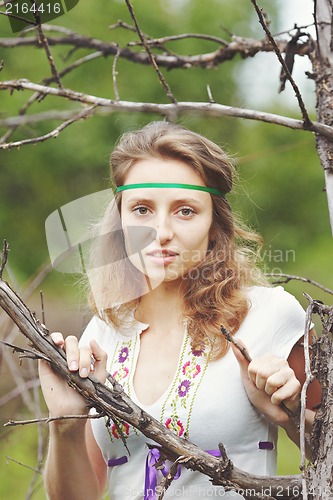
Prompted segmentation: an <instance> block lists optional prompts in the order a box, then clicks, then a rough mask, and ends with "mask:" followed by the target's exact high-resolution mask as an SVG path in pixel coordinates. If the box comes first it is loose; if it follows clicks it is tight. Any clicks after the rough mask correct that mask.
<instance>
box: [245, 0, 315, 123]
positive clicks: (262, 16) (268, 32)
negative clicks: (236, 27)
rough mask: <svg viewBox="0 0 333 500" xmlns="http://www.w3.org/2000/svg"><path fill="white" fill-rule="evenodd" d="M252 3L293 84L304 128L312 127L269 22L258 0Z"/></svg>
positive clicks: (252, 0) (253, 0)
mask: <svg viewBox="0 0 333 500" xmlns="http://www.w3.org/2000/svg"><path fill="white" fill-rule="evenodd" d="M251 3H252V5H253V6H254V8H255V11H256V13H257V15H258V18H259V22H260V24H261V26H262V27H263V29H264V31H265V33H266V35H267V38H268V39H269V41H270V42H271V44H272V47H273V49H274V52H275V54H276V56H277V58H278V60H279V62H280V64H281V65H282V67H283V69H284V71H285V74H286V77H287V78H288V80H289V82H290V83H291V86H292V88H293V89H294V92H295V96H296V98H297V101H298V105H299V107H300V110H301V113H302V116H303V120H304V126H305V127H306V128H308V127H310V126H311V123H312V122H311V120H310V117H309V115H308V112H307V110H306V108H305V104H304V101H303V99H302V96H301V93H300V91H299V88H298V86H297V85H296V82H295V80H294V79H293V77H292V75H291V73H290V71H289V69H288V66H287V64H286V63H285V61H284V59H283V57H282V54H281V52H280V49H279V47H278V45H277V43H276V41H275V40H274V37H273V36H272V33H271V32H270V30H269V28H268V26H267V22H266V20H265V17H264V15H263V13H262V9H260V8H259V7H258V4H257V2H256V0H251Z"/></svg>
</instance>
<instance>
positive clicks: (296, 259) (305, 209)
mask: <svg viewBox="0 0 333 500" xmlns="http://www.w3.org/2000/svg"><path fill="white" fill-rule="evenodd" d="M133 6H134V9H135V12H136V15H137V19H138V22H139V24H140V27H141V29H142V31H143V32H144V33H147V34H149V36H151V37H163V36H167V35H177V34H182V33H204V34H209V35H214V36H218V37H220V38H223V39H226V40H228V41H229V40H230V36H231V35H230V34H231V33H232V34H234V35H237V36H241V37H248V38H255V39H262V38H264V34H263V32H262V28H261V26H260V25H259V23H258V20H257V17H256V14H255V12H254V10H253V7H252V5H251V2H249V1H248V0H235V1H234V2H230V1H227V0H208V1H206V2H201V1H199V0H163V1H162V0H155V1H154V2H152V1H149V0H141V1H140V2H139V1H138V0H136V1H135V0H133ZM260 6H261V7H263V8H264V9H265V11H266V12H267V13H268V16H269V18H270V20H271V24H270V29H271V31H272V33H273V34H275V33H280V32H284V31H286V30H290V29H292V28H293V27H294V25H295V23H297V25H298V26H307V25H310V24H311V23H312V22H313V15H312V12H313V2H312V1H311V0H292V1H291V2H290V1H289V0H279V1H274V2H273V1H268V0H267V1H261V2H260ZM119 19H121V20H122V21H124V22H126V23H129V24H132V21H131V18H130V16H129V13H128V10H127V8H126V4H125V2H124V1H123V0H109V1H108V2H105V1H103V0H95V1H94V2H85V1H83V0H81V1H80V2H79V3H78V5H77V6H76V7H75V8H74V9H72V10H71V11H69V12H68V13H66V14H65V15H63V16H62V17H59V18H57V19H55V20H53V21H52V22H51V24H55V25H58V26H62V27H64V28H68V29H70V30H72V31H75V32H78V33H81V34H85V35H87V36H89V37H92V38H96V39H100V40H104V41H107V42H110V41H114V42H116V43H118V44H119V46H120V47H125V46H126V44H127V43H128V42H130V41H133V40H137V36H136V34H135V33H133V32H131V31H126V30H124V29H119V28H118V29H110V26H111V25H113V24H114V23H116V22H117V21H118V20H119ZM305 31H309V32H311V33H314V29H313V28H312V27H309V28H306V29H305ZM15 36H16V35H15V34H13V33H12V31H11V28H10V25H9V22H8V19H6V17H5V16H0V39H3V38H11V39H13V38H14V37H15ZM168 47H169V49H171V50H174V51H175V52H176V53H180V54H184V55H185V54H191V55H193V54H200V53H205V52H211V51H214V50H216V49H217V45H216V43H213V42H211V41H207V40H199V39H194V38H191V39H186V40H182V41H176V42H173V43H172V44H171V43H170V44H169V45H168ZM51 50H52V55H53V57H54V60H55V64H56V66H57V68H58V70H61V69H62V68H63V67H65V66H66V65H68V64H70V63H71V62H73V61H75V60H76V59H78V58H79V57H83V56H85V55H87V54H88V53H89V51H88V50H87V49H76V50H75V51H71V47H70V46H66V45H61V46H55V47H51ZM138 50H141V49H140V48H138ZM1 60H3V69H2V71H1V79H2V80H11V79H18V78H26V79H29V80H31V81H33V82H36V83H38V82H40V81H41V80H42V79H43V78H45V77H48V76H50V67H49V65H48V62H47V59H46V56H45V52H44V51H43V50H40V49H38V48H37V47H29V46H21V47H16V48H15V49H14V48H4V47H2V46H1V44H0V61H1ZM112 65H113V57H100V58H97V59H95V60H92V61H91V62H90V63H87V64H84V65H82V66H81V67H79V68H78V69H76V70H75V71H72V72H71V73H69V74H68V75H67V76H65V77H64V78H63V79H62V81H63V84H64V86H65V87H68V88H71V89H74V90H77V91H81V92H85V93H87V94H91V95H96V96H101V97H106V98H110V99H113V98H115V95H114V87H113V82H112ZM162 71H163V73H164V75H165V78H166V80H167V81H168V83H169V85H170V86H171V89H172V91H173V94H174V95H175V97H176V98H177V100H178V101H200V102H205V101H206V102H207V101H208V96H207V84H209V86H210V89H211V92H212V95H213V97H214V100H215V101H216V102H218V103H221V104H225V105H230V106H237V107H243V108H252V109H257V110H261V111H267V112H271V113H276V114H280V115H286V116H289V117H294V118H300V112H299V109H298V107H297V102H296V99H295V97H294V95H293V91H292V89H291V88H290V85H289V84H288V83H287V86H286V90H285V91H284V92H282V93H281V94H279V93H278V88H279V72H280V67H279V64H278V62H277V61H276V57H275V55H274V54H273V53H265V54H258V55H256V56H255V57H254V58H250V59H246V60H242V59H241V58H240V57H235V58H234V59H232V60H230V61H228V62H225V63H223V64H222V65H220V66H219V67H217V68H214V69H200V68H192V69H186V70H185V69H181V70H170V71H166V70H165V69H162ZM305 71H311V68H310V66H309V63H308V62H307V60H306V59H305V58H300V57H298V58H297V59H296V63H295V70H294V77H295V79H296V81H297V83H298V85H299V87H300V89H301V92H302V95H303V99H304V101H305V103H306V106H307V109H308V111H309V113H310V116H311V118H313V119H315V89H314V84H313V82H312V81H311V80H309V79H307V78H306V76H305ZM117 72H118V76H117V80H118V89H119V93H120V99H121V100H127V101H140V102H159V103H166V102H168V100H167V97H166V95H165V93H164V91H163V89H162V86H161V84H160V83H159V81H158V79H157V76H156V74H155V73H154V71H153V69H152V68H151V67H150V66H147V67H145V66H142V65H138V64H133V63H131V62H128V61H126V60H124V59H119V61H118V64H117ZM30 95H31V94H30V93H28V92H14V94H13V95H11V94H10V93H9V92H8V91H2V92H0V135H3V134H4V133H5V132H6V130H5V129H4V128H2V129H1V120H2V119H4V118H6V117H10V116H16V115H17V113H18V112H19V110H20V108H21V107H22V106H23V105H24V103H25V102H26V101H27V99H28V97H29V96H30ZM47 109H54V110H55V109H59V110H63V109H80V108H79V106H78V104H77V103H73V102H68V103H65V102H62V100H61V99H57V98H56V97H47V98H46V99H44V100H42V101H41V102H37V103H35V104H34V105H33V106H32V107H31V108H30V111H29V112H28V113H31V114H33V113H37V112H39V111H45V110H47ZM155 119H161V117H160V116H158V115H152V114H151V115H148V114H139V113H137V114H136V113H113V114H109V115H106V114H98V115H96V116H93V117H92V118H89V119H86V120H81V121H80V122H78V123H75V124H74V125H72V126H71V127H68V128H67V129H66V130H64V131H63V132H62V133H61V134H60V135H59V136H58V137H57V138H56V139H51V140H48V141H46V142H44V143H40V144H37V145H28V146H25V147H21V148H20V149H15V148H14V149H12V150H7V151H6V150H0V237H1V241H2V240H3V239H4V238H5V239H6V240H7V241H8V242H9V245H10V254H9V260H8V265H7V267H6V271H5V276H4V277H5V279H6V280H8V281H9V282H10V283H11V285H12V286H13V287H14V288H15V290H16V291H18V292H19V293H20V294H22V296H23V297H24V298H25V300H26V303H27V305H28V306H29V307H30V308H31V309H34V310H35V311H36V314H37V316H38V317H39V318H41V317H42V307H41V300H40V290H43V299H44V312H45V321H46V324H47V326H48V328H49V329H50V330H59V331H62V332H63V333H64V334H65V335H67V334H69V333H74V334H76V335H80V333H81V332H82V329H83V328H84V326H85V324H86V323H87V321H88V320H89V318H90V312H89V310H88V307H87V304H86V297H85V295H84V292H83V291H82V289H81V287H80V285H79V284H78V276H77V275H69V274H62V273H59V272H57V271H54V270H53V271H51V272H47V271H48V269H47V266H49V263H50V261H49V257H48V249H47V243H46V238H45V229H44V225H45V220H46V218H47V217H48V216H49V215H50V214H51V213H52V212H53V211H54V210H56V209H57V208H59V207H61V206H63V205H65V204H66V203H69V202H71V201H73V200H75V199H78V198H80V197H82V196H86V195H89V194H92V193H94V192H97V191H101V190H103V189H106V188H109V187H110V183H109V180H108V175H109V171H108V161H109V155H110V152H111V150H112V148H113V146H114V143H115V141H116V140H117V138H118V137H119V136H120V135H121V134H122V133H123V132H125V131H127V130H129V129H135V128H139V127H141V126H142V125H144V124H145V123H147V122H149V121H151V120H155ZM179 122H180V123H181V124H183V125H184V126H186V127H188V128H191V129H192V130H195V131H197V132H199V133H203V134H204V135H206V136H207V137H209V138H211V139H212V140H214V141H216V142H217V143H219V144H220V145H221V146H223V147H224V148H225V149H226V150H227V151H228V152H229V153H230V154H231V155H232V157H233V158H234V161H235V163H236V165H237V170H238V173H239V181H238V185H237V186H236V188H235V190H234V193H233V194H232V195H231V196H230V197H229V201H230V203H231V205H232V207H233V210H234V211H235V212H237V213H239V214H240V215H241V216H242V217H243V218H244V219H245V220H246V221H247V223H248V224H250V225H251V226H252V227H253V228H255V229H256V230H257V231H259V232H260V233H261V234H262V236H263V238H264V241H265V246H264V248H263V262H262V264H263V268H264V270H265V271H266V272H268V273H274V272H275V273H276V272H282V273H289V274H292V275H299V276H303V277H307V278H310V279H312V280H315V281H317V282H320V283H321V284H323V285H325V286H326V287H329V288H331V289H332V288H333V277H332V273H331V262H332V246H333V245H332V237H331V231H330V227H329V221H328V210H327V203H326V197H325V191H324V177H323V172H322V169H321V166H320V163H319V159H318V156H317V152H316V148H315V137H314V136H313V135H312V134H311V133H309V132H301V131H293V130H291V129H287V128H283V127H278V126H275V125H271V124H264V123H259V122H254V121H245V120H241V119H235V118H228V117H225V118H209V117H203V116H198V115H195V114H186V115H183V116H181V117H180V118H179ZM59 123H60V122H59V121H52V122H40V123H37V124H35V125H29V126H25V127H21V128H19V129H18V130H17V132H16V133H15V134H14V135H13V137H12V139H15V140H21V139H23V138H29V137H34V136H37V135H42V134H46V133H48V132H50V131H51V130H52V129H53V128H55V127H57V126H58V125H59ZM34 280H36V281H37V282H38V284H36V282H34ZM285 288H286V289H287V290H288V291H290V292H291V293H293V294H294V295H295V296H296V297H297V299H298V300H299V301H300V302H301V303H302V304H303V306H304V307H306V305H307V301H306V299H305V298H304V296H303V292H307V293H309V294H310V295H311V296H312V297H313V298H316V299H319V300H323V301H324V302H326V303H328V304H331V302H332V296H330V295H328V294H325V293H324V292H322V291H321V290H319V289H318V288H315V287H313V286H312V285H309V284H306V283H303V282H299V281H292V282H289V283H288V284H286V285H285ZM0 327H1V333H0V338H2V339H4V338H6V339H7V340H8V339H9V340H13V339H15V343H18V344H21V343H22V344H24V339H22V338H21V337H20V336H19V335H18V334H17V329H14V330H13V329H12V325H11V324H10V323H9V322H8V321H7V319H6V317H5V315H4V314H3V313H0ZM318 327H319V324H318ZM9 340H8V341H9ZM0 369H1V377H0V406H1V417H0V498H4V499H7V498H8V499H9V498H10V499H13V498H14V499H24V498H33V499H37V500H39V499H44V498H45V494H44V493H43V489H42V486H41V477H40V474H38V473H37V474H36V476H35V482H34V483H33V484H31V479H32V477H33V476H34V470H33V469H35V468H38V461H41V460H42V456H43V447H42V444H41V443H43V442H45V439H42V437H43V436H45V432H46V430H47V429H46V426H45V425H44V426H43V425H42V426H33V425H30V426H24V427H14V428H11V427H3V425H4V423H5V422H7V421H8V420H9V419H15V420H18V419H24V418H33V417H34V415H35V413H36V411H39V410H37V409H36V406H35V401H36V398H38V397H39V393H38V387H37V382H35V379H36V366H35V364H34V362H31V363H30V362H29V361H28V360H24V361H23V362H22V364H21V366H19V360H18V356H17V354H12V353H11V351H10V350H9V349H6V350H4V349H2V363H1V368H0ZM17 387H21V389H22V388H23V391H21V392H20V391H19V390H17V389H16V388H17ZM15 391H16V392H15ZM281 443H282V444H281V446H280V449H279V473H280V474H292V473H298V472H299V456H298V452H297V450H296V447H294V446H292V445H291V444H290V443H289V442H288V443H287V441H286V440H285V437H284V436H283V435H282V439H281ZM20 464H23V465H20Z"/></svg>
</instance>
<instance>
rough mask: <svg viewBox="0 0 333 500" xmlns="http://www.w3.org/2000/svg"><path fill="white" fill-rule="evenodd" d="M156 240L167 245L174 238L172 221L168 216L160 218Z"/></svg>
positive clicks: (157, 223) (157, 224) (156, 227)
mask: <svg viewBox="0 0 333 500" xmlns="http://www.w3.org/2000/svg"><path fill="white" fill-rule="evenodd" d="M155 229H156V240H157V241H158V242H159V243H160V244H163V243H166V242H167V241H170V240H171V239H172V238H173V229H172V224H171V221H170V220H169V218H168V217H167V216H159V217H158V219H157V221H156V226H155Z"/></svg>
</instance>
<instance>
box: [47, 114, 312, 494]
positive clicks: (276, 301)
mask: <svg viewBox="0 0 333 500" xmlns="http://www.w3.org/2000/svg"><path fill="white" fill-rule="evenodd" d="M111 171H112V182H113V184H114V186H116V188H117V190H116V194H115V200H114V202H112V203H111V204H110V205H109V207H108V208H107V210H106V213H105V216H104V218H103V220H102V222H101V224H100V225H99V227H98V235H99V236H100V237H99V238H96V241H97V242H98V243H96V246H95V248H94V249H93V252H92V255H93V257H92V259H93V262H92V265H91V266H90V271H89V272H88V277H89V282H90V286H91V296H90V301H91V304H92V308H93V311H94V313H95V316H94V318H93V319H92V321H91V322H90V324H89V325H88V327H87V329H86V331H85V332H84V334H83V337H82V338H81V341H80V344H79V345H78V342H77V339H76V338H75V337H74V336H69V337H67V338H66V339H64V338H63V336H62V335H61V334H60V333H57V332H56V333H54V334H52V337H53V340H54V342H55V343H56V344H57V345H59V346H61V347H62V348H63V349H65V351H66V355H67V360H68V366H69V369H70V370H71V371H73V372H75V371H79V374H80V376H81V377H87V376H88V375H89V373H90V371H91V370H92V369H93V370H94V375H95V376H96V377H98V378H99V379H100V380H102V381H103V382H104V381H105V371H106V369H107V370H108V371H109V372H110V373H111V374H112V375H113V376H114V377H115V378H116V379H117V380H118V381H119V382H120V383H121V384H122V385H123V386H124V388H125V390H126V392H128V393H129V395H130V397H131V398H132V399H133V401H134V402H135V403H137V404H138V405H139V406H141V407H142V408H143V409H144V410H146V411H147V412H148V413H150V414H152V415H153V416H154V417H155V418H157V419H158V420H160V421H161V422H162V423H164V424H165V426H166V427H167V428H169V429H171V430H173V431H174V432H176V433H177V434H178V435H179V436H182V437H187V438H189V439H190V440H191V441H192V442H194V443H196V444H197V445H198V446H199V447H201V448H202V449H204V450H209V451H210V452H211V453H215V452H216V448H217V446H218V443H219V442H222V443H223V444H224V445H225V447H226V450H227V453H228V456H229V458H231V460H232V461H233V462H234V464H235V465H236V466H237V467H239V468H241V469H244V470H246V471H248V472H250V473H255V474H263V475H264V474H269V475H273V474H275V466H276V439H277V426H282V427H283V428H284V429H285V430H286V432H287V434H288V435H289V437H290V438H291V439H292V440H293V441H295V442H297V441H298V430H297V428H296V426H295V424H294V423H293V421H292V419H291V418H290V417H289V416H288V415H287V413H286V412H285V411H284V410H283V409H282V408H281V406H280V403H281V402H282V401H283V402H284V405H285V406H286V407H287V408H288V409H289V410H290V411H291V412H296V411H297V409H298V407H299V401H300V390H301V386H302V383H303V382H304V379H305V375H304V359H303V348H302V347H301V346H300V341H301V339H302V337H303V335H304V319H305V318H304V316H305V315H304V311H303V310H302V308H301V306H300V305H299V304H298V302H297V301H296V300H295V299H294V298H293V297H292V296H291V295H289V294H288V293H287V292H285V291H284V290H283V289H282V288H281V287H277V288H272V287H270V286H269V285H268V284H267V283H266V281H265V279H264V277H263V276H262V275H261V273H260V272H259V270H258V269H257V268H256V266H255V260H254V255H255V254H254V251H253V248H254V245H255V244H259V242H260V238H259V237H258V236H257V235H256V234H254V233H251V232H249V231H247V230H245V229H242V228H241V227H240V226H239V224H237V223H236V222H235V218H234V216H233V214H232V211H231V208H230V206H229V204H228V202H227V201H226V198H225V195H226V193H228V192H229V191H230V190H231V187H232V176H233V168H232V165H231V162H230V161H229V159H228V157H227V156H226V154H225V153H224V152H223V151H222V150H221V149H220V148H219V147H218V146H217V145H216V144H214V143H212V142H211V141H209V140H208V139H206V138H204V137H202V136H201V135H198V134H196V133H193V132H191V131H189V130H186V129H184V128H182V127H180V126H178V125H173V124H169V123H166V122H155V123H151V124H149V125H147V126H146V127H144V128H143V129H141V130H139V131H137V132H134V133H129V134H125V136H124V137H123V138H122V139H121V140H120V142H119V143H118V144H117V146H116V148H115V150H114V152H113V153H112V155H111ZM251 249H252V250H251ZM110 252H112V256H110ZM221 324H223V325H224V326H225V327H226V328H227V329H228V330H229V331H230V332H231V334H232V335H234V336H235V338H236V339H237V340H238V341H239V342H240V343H243V344H244V345H246V347H247V349H248V351H249V352H250V354H251V356H252V358H253V361H252V362H251V363H250V364H249V363H248V362H247V361H246V360H245V359H244V358H243V357H242V355H241V354H240V352H239V351H238V350H237V349H234V348H233V349H229V346H228V344H227V341H226V340H225V338H224V337H223V336H222V335H221V334H220V325H221ZM91 357H93V359H94V367H93V368H92V366H91ZM40 377H41V382H42V387H43V392H44V396H45V400H46V402H47V405H48V408H49V411H50V415H51V416H58V415H65V414H66V415H68V414H75V415H77V414H86V413H87V412H88V410H87V408H86V405H85V401H84V400H83V399H82V398H81V396H79V395H78V394H76V393H75V392H74V391H73V390H72V389H70V388H69V387H68V386H67V384H66V382H63V381H62V380H59V378H58V377H57V376H56V375H55V374H54V373H53V372H52V370H51V369H50V367H49V366H48V365H47V364H46V363H44V362H41V363H40ZM319 401H320V390H319V389H318V384H317V383H316V382H315V383H313V384H311V386H310V388H309V390H308V399H307V402H308V408H309V409H308V410H307V426H308V428H310V426H311V423H312V420H313V411H312V408H313V407H314V405H315V404H316V403H318V402H319ZM120 427H121V428H122V434H123V435H124V436H125V438H126V443H127V447H128V449H129V451H130V456H128V455H127V452H126V450H125V448H124V445H123V442H122V440H121V439H120V438H119V428H117V427H116V425H115V424H114V423H113V422H111V424H109V425H107V422H105V421H104V420H103V419H98V420H94V421H90V420H89V421H87V422H85V421H84V420H67V421H66V420H65V421H54V422H52V423H51V424H50V446H49V452H48V458H47V463H46V485H47V491H48V494H49V497H50V499H59V498H61V499H70V500H75V499H76V498H78V499H80V500H82V499H83V498H86V499H89V500H94V499H99V498H101V496H102V494H103V491H104V489H105V486H106V485H107V486H108V490H109V494H110V498H112V499H119V500H123V499H125V498H131V499H139V498H157V495H158V493H160V485H161V480H162V479H163V473H164V474H165V472H166V470H167V467H168V464H165V468H164V469H163V470H160V469H159V470H156V468H155V467H153V464H154V463H155V462H156V459H157V457H156V453H155V454H154V453H152V452H151V451H149V449H148V448H147V446H146V443H147V441H148V440H147V439H146V438H145V437H144V436H143V435H141V434H140V433H139V432H138V431H137V430H136V429H134V428H131V427H130V426H129V425H128V424H126V423H125V422H123V423H121V426H120ZM214 450H215V451H214ZM157 453H158V452H157ZM178 476H179V477H177V479H176V480H174V481H173V483H172V485H171V486H170V488H169V490H168V492H167V494H166V496H168V495H169V496H170V497H172V496H178V497H179V498H191V499H199V498H208V497H211V496H224V498H228V497H229V496H230V495H232V494H231V493H225V494H224V491H223V488H221V487H217V486H213V485H212V484H211V483H210V481H209V479H208V478H207V477H206V476H204V475H202V474H200V473H197V472H193V471H189V470H186V469H185V468H182V469H181V470H180V471H179V474H178Z"/></svg>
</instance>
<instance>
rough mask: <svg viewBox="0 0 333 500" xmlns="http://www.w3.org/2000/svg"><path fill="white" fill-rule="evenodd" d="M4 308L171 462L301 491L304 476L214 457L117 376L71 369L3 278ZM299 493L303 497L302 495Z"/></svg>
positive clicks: (54, 360)
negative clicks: (143, 404)
mask: <svg viewBox="0 0 333 500" xmlns="http://www.w3.org/2000/svg"><path fill="white" fill-rule="evenodd" d="M0 307H2V308H3V309H4V310H5V312H6V313H7V314H8V315H9V316H10V317H11V318H12V319H13V321H14V322H15V323H16V324H17V326H18V327H19V329H20V331H21V332H22V333H23V334H24V335H25V336H26V337H27V338H28V339H29V340H30V342H31V343H32V344H33V345H34V348H35V349H36V350H39V351H40V352H41V353H42V354H43V355H44V356H46V357H47V358H49V360H50V363H51V365H52V367H53V368H54V369H55V370H56V371H57V372H58V373H59V374H60V375H61V376H62V377H64V378H66V380H67V382H68V383H69V385H71V386H72V387H75V389H76V390H77V391H79V392H80V393H81V394H82V395H83V396H84V397H85V399H86V401H87V404H88V405H89V406H93V407H95V408H96V411H97V412H99V413H103V414H105V415H107V416H110V417H111V418H112V419H114V418H119V419H121V420H125V421H126V422H128V423H130V424H131V425H133V426H134V427H136V428H137V429H139V430H140V431H141V432H142V433H143V434H144V435H145V436H147V437H148V438H150V439H152V440H153V441H155V442H157V443H159V444H160V445H161V446H162V448H163V452H164V453H165V454H166V456H167V457H168V458H169V459H171V460H172V461H175V460H176V459H177V458H178V457H179V456H181V457H184V459H185V458H186V459H187V461H186V463H185V462H184V466H185V467H188V468H191V469H193V470H198V471H200V472H202V473H203V474H206V475H208V476H209V477H210V478H211V479H212V480H213V484H216V485H224V484H226V485H227V487H229V486H230V485H234V488H235V489H236V490H237V489H240V490H241V491H242V492H243V490H244V491H246V489H248V491H249V489H252V491H253V490H256V491H258V492H262V491H263V488H265V487H266V488H269V490H270V492H272V493H271V495H273V497H274V496H277V494H279V498H282V499H286V498H290V497H291V494H290V492H291V491H294V492H295V491H296V489H297V488H298V491H301V489H300V476H284V477H283V476H279V477H278V478H277V479H274V478H271V477H263V476H251V475H249V474H247V473H245V472H244V471H241V470H240V469H237V468H236V467H234V466H233V467H229V468H228V469H227V470H226V468H225V463H224V460H223V459H219V458H216V457H213V456H212V455H209V454H208V453H206V452H204V451H202V450H200V449H199V448H198V447H197V446H195V445H194V444H192V443H190V442H189V441H188V440H186V439H183V438H180V437H178V436H176V435H175V434H174V433H173V432H172V431H169V430H168V429H167V428H166V427H165V426H163V424H161V423H160V422H158V421H157V420H155V419H154V418H152V417H151V416H150V415H148V414H147V413H146V412H144V411H143V410H142V409H141V408H139V407H138V406H136V405H135V404H134V403H133V402H132V401H131V399H130V398H129V397H128V396H127V395H126V394H125V393H124V391H123V388H122V387H121V386H120V385H119V384H118V383H117V382H116V381H115V380H113V389H110V388H108V387H106V386H105V385H104V384H101V383H100V382H99V381H98V380H97V379H95V378H94V377H93V376H90V377H89V378H88V379H82V378H81V377H79V375H77V374H76V373H71V372H70V371H69V370H68V367H67V363H66V359H65V355H64V353H63V351H61V350H60V349H58V348H57V347H56V346H55V345H54V344H53V342H52V340H51V339H50V337H49V336H48V335H45V334H44V331H43V330H42V329H41V327H40V325H39V324H38V323H37V322H36V319H35V318H34V316H33V315H32V314H31V312H30V311H29V310H28V309H27V307H26V306H25V305H24V304H23V302H22V301H21V299H20V298H19V297H18V295H16V294H15V292H13V291H12V290H11V288H10V287H9V285H8V284H7V283H6V282H4V281H0ZM281 495H282V496H281ZM251 497H252V494H251V495H246V494H245V498H251ZM294 498H298V499H299V498H300V496H299V495H298V496H296V497H294Z"/></svg>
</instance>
